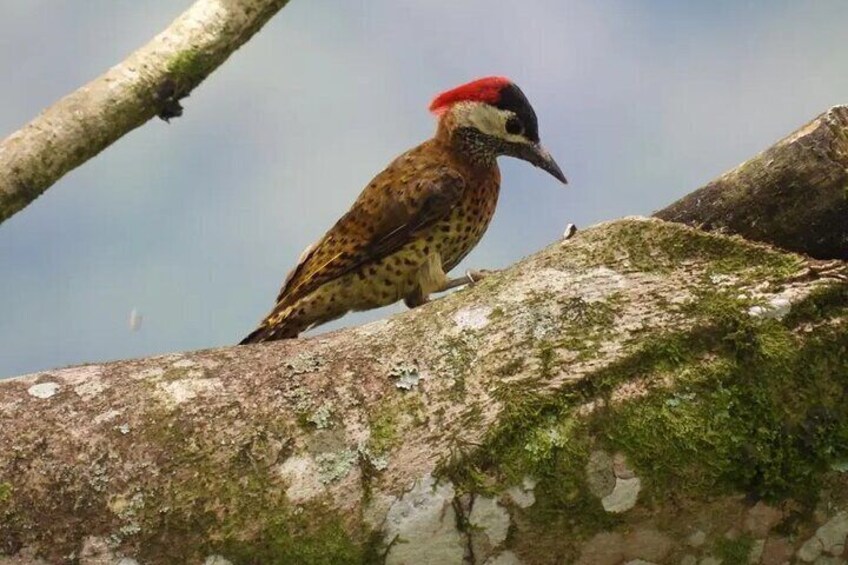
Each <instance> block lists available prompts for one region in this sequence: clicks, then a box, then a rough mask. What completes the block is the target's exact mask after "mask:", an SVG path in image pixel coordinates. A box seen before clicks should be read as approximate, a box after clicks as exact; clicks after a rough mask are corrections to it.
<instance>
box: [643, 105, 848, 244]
mask: <svg viewBox="0 0 848 565" xmlns="http://www.w3.org/2000/svg"><path fill="white" fill-rule="evenodd" d="M654 215H655V216H656V217H657V218H661V219H663V220H669V221H673V222H681V223H684V224H688V225H690V226H695V227H699V228H701V229H705V230H710V231H712V230H714V231H720V232H726V233H735V234H738V235H741V236H742V237H746V238H748V239H753V240H755V241H764V242H767V243H771V244H774V245H777V246H779V247H783V248H784V249H789V250H792V251H796V252H799V253H805V254H807V255H810V256H812V257H815V258H818V259H843V260H844V259H848V106H835V107H833V108H831V109H830V110H828V111H827V112H825V113H824V114H822V115H820V116H818V117H817V118H816V119H814V120H813V121H811V122H810V123H808V124H806V125H805V126H804V127H802V128H800V129H799V130H798V131H796V132H794V133H792V134H791V135H789V136H787V137H786V138H784V139H783V140H781V141H779V142H778V143H776V144H775V145H773V146H772V147H770V148H769V149H767V150H766V151H763V152H762V153H760V154H759V155H757V156H756V157H754V158H753V159H750V160H748V161H746V162H744V163H742V164H741V165H739V166H738V167H736V168H735V169H733V170H732V171H729V172H728V173H725V174H724V175H722V176H721V177H719V178H717V179H716V180H714V181H712V182H710V183H709V184H708V185H706V186H705V187H703V188H701V189H699V190H696V191H695V192H693V193H691V194H689V195H687V196H684V197H683V198H681V199H680V200H678V201H677V202H675V203H674V204H672V205H671V206H668V207H667V208H665V209H663V210H660V211H659V212H656V213H655V214H654Z"/></svg>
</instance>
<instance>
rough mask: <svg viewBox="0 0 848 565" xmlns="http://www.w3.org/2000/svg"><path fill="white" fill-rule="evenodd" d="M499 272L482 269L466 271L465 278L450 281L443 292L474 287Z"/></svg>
mask: <svg viewBox="0 0 848 565" xmlns="http://www.w3.org/2000/svg"><path fill="white" fill-rule="evenodd" d="M497 272H498V271H497V270H491V269H481V270H479V271H477V270H473V269H469V270H467V271H465V276H463V277H456V278H454V279H448V281H447V282H446V283H445V287H444V288H443V289H442V290H450V289H452V288H456V287H458V286H473V285H475V284H477V283H478V282H480V281H482V280H483V279H485V278H486V277H488V276H489V275H494V274H495V273H497Z"/></svg>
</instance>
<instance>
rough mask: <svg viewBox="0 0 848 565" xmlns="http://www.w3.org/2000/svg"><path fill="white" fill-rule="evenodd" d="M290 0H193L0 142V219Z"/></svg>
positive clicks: (185, 87)
mask: <svg viewBox="0 0 848 565" xmlns="http://www.w3.org/2000/svg"><path fill="white" fill-rule="evenodd" d="M287 2H288V0H197V2H195V3H194V4H193V5H192V6H191V7H190V8H189V9H188V10H186V11H185V12H184V13H183V14H182V15H181V16H180V17H178V18H177V19H176V20H174V22H173V23H172V24H171V25H170V26H169V27H168V28H167V29H166V30H165V31H163V32H162V33H160V34H159V35H157V36H156V37H155V38H153V40H151V41H150V43H148V44H147V45H145V46H144V47H142V48H141V49H139V50H138V51H136V52H135V53H133V54H132V55H130V56H129V57H128V58H127V59H126V60H125V61H123V62H122V63H120V64H119V65H117V66H115V67H113V68H111V69H109V70H108V71H107V72H106V73H105V74H103V75H102V76H100V77H98V78H97V79H95V80H93V81H92V82H90V83H88V84H87V85H85V86H83V87H82V88H80V89H79V90H77V91H76V92H74V93H72V94H70V95H68V96H66V97H65V98H63V99H61V100H60V101H59V102H57V103H56V104H54V105H53V106H51V107H49V108H48V109H47V110H45V111H44V112H43V113H42V114H41V115H39V116H38V117H37V118H35V119H34V120H33V121H32V122H30V123H29V124H27V125H26V126H24V127H23V128H22V129H20V130H19V131H17V132H15V133H13V134H12V135H10V136H9V137H8V138H6V139H5V140H3V141H2V143H0V223H2V222H3V221H5V220H6V219H7V218H9V217H11V216H12V215H13V214H15V213H16V212H18V211H19V210H21V209H22V208H24V207H25V206H27V205H28V204H29V203H30V202H32V201H33V200H35V199H36V198H37V197H38V196H39V195H41V193H42V192H44V191H45V190H46V189H47V188H48V187H50V186H51V185H52V184H53V183H55V182H56V181H57V180H59V179H60V178H61V177H62V176H63V175H64V174H65V173H67V172H69V171H71V170H72V169H74V168H76V167H78V166H79V165H81V164H82V163H84V162H86V161H87V160H89V159H91V158H92V157H94V156H95V155H97V154H98V153H99V152H100V151H102V150H103V149H105V148H106V147H108V146H109V145H111V144H112V143H114V142H115V141H117V140H118V139H120V138H121V137H122V136H123V135H125V134H126V133H128V132H130V131H132V130H133V129H135V128H137V127H139V126H140V125H142V124H144V123H145V122H146V121H148V120H149V119H151V118H153V117H154V116H157V115H159V116H161V117H163V118H166V119H167V118H170V117H174V116H177V115H179V114H180V111H181V108H180V105H179V100H180V99H181V98H184V97H185V96H188V94H189V93H190V92H191V91H192V90H193V89H194V88H195V87H196V86H197V85H199V84H200V83H201V82H202V81H203V80H204V79H205V78H206V77H207V76H208V75H209V74H210V73H211V72H212V71H214V70H215V69H216V68H217V67H218V66H219V65H221V64H222V63H223V62H224V61H225V60H226V59H227V58H228V57H229V56H230V55H231V54H232V53H233V52H234V51H235V50H236V49H238V48H239V47H240V46H241V45H243V44H244V43H245V42H247V40H249V39H250V38H251V37H252V36H253V34H254V33H256V32H257V31H259V29H260V28H261V27H262V26H263V25H264V24H265V22H267V21H268V20H269V19H270V18H271V17H272V16H273V15H274V14H276V13H277V12H278V11H279V10H280V9H281V8H282V7H283V6H285V5H286V3H287Z"/></svg>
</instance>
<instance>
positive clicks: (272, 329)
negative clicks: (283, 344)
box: [239, 307, 304, 345]
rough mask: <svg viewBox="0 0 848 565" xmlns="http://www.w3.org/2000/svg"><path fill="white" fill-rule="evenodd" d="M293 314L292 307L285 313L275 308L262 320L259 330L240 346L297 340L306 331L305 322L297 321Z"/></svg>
mask: <svg viewBox="0 0 848 565" xmlns="http://www.w3.org/2000/svg"><path fill="white" fill-rule="evenodd" d="M291 314H292V309H291V308H290V307H289V308H286V309H285V310H283V311H280V309H279V307H278V308H275V309H274V311H273V312H271V314H270V315H269V316H268V317H267V318H265V319H264V320H262V323H261V324H259V327H258V328H256V329H255V330H253V331H252V332H250V334H248V336H247V337H245V338H244V339H243V340H241V341H240V342H239V345H246V344H248V343H260V342H263V341H275V340H278V339H294V338H296V337H297V336H298V334H299V333H300V332H302V331H303V330H304V327H303V321H302V320H298V319H296V318H295V317H294V316H292V315H291Z"/></svg>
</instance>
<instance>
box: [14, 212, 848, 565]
mask: <svg viewBox="0 0 848 565" xmlns="http://www.w3.org/2000/svg"><path fill="white" fill-rule="evenodd" d="M802 265H803V261H802V260H801V259H800V258H799V257H798V256H795V255H792V254H788V253H784V252H779V251H775V250H773V249H771V248H767V247H765V246H761V245H757V244H752V243H750V242H746V241H744V240H742V239H740V238H730V237H726V236H721V235H714V234H708V233H704V232H701V231H698V230H693V229H690V228H687V227H685V226H681V225H679V224H673V223H666V222H661V221H659V220H642V219H628V220H621V221H616V222H610V223H607V224H603V225H601V226H598V227H595V228H592V229H589V230H586V231H582V232H579V233H578V234H577V235H575V236H574V237H572V238H571V239H569V240H567V241H566V242H563V243H561V244H560V243H558V244H556V245H553V246H551V247H550V248H548V249H546V250H544V251H542V252H540V253H538V254H536V255H534V256H532V257H530V258H529V259H527V260H525V261H522V262H521V263H519V264H517V265H516V266H514V267H513V268H511V269H509V270H508V271H506V272H504V273H500V274H498V275H494V276H492V277H490V278H487V279H485V280H484V281H482V282H480V283H479V284H478V285H476V286H475V287H474V288H472V289H469V290H464V291H460V292H457V293H455V294H453V295H451V296H448V297H446V298H444V299H440V300H437V301H434V302H433V303H431V304H428V305H426V306H423V307H421V308H418V309H415V310H412V311H409V312H406V313H404V314H401V315H399V316H395V317H393V318H391V319H388V320H385V321H381V322H376V323H373V324H369V325H366V326H363V327H360V328H354V329H349V330H344V331H339V332H334V333H330V334H326V335H322V336H318V337H315V338H312V339H303V340H288V341H282V342H274V343H269V344H259V345H255V346H244V347H229V348H222V349H216V350H208V351H199V352H194V353H185V354H176V355H168V356H162V357H154V358H150V359H142V360H137V361H121V362H117V363H109V364H104V365H88V366H82V367H75V368H70V369H63V370H57V371H45V372H42V373H38V374H34V375H29V376H25V377H20V378H17V379H12V380H7V381H2V382H0V554H2V553H3V552H6V553H7V554H14V555H17V556H18V557H19V558H35V557H42V558H44V559H47V560H49V561H50V562H72V561H74V560H78V561H79V562H80V563H81V564H83V565H85V564H88V563H104V562H115V561H116V560H117V559H118V558H120V557H122V556H125V557H132V558H134V559H136V560H137V561H138V562H139V563H144V564H151V563H153V564H155V563H202V562H204V560H206V561H205V562H206V563H225V562H226V561H223V559H226V560H228V562H231V563H373V562H380V561H382V560H384V559H385V560H386V562H388V563H410V564H412V563H461V562H462V560H463V558H464V557H467V558H468V559H473V562H474V563H484V562H486V563H488V561H486V560H487V559H489V558H492V559H495V558H496V557H497V559H499V560H500V561H498V562H504V563H514V562H518V561H515V556H516V555H517V556H518V557H519V558H520V559H521V562H523V563H549V562H551V560H552V556H556V560H558V561H561V562H575V561H576V560H577V559H578V558H581V559H583V562H584V563H602V562H603V563H607V562H608V563H619V562H624V561H626V560H633V559H642V560H645V561H650V562H654V563H665V562H672V561H671V560H670V559H671V557H672V556H677V560H675V561H673V562H678V561H679V556H680V555H682V553H683V552H684V551H685V550H686V548H687V547H688V546H687V545H686V541H685V540H686V538H687V536H690V535H691V534H692V531H691V530H692V528H693V527H696V525H697V524H699V523H709V524H710V526H711V528H713V529H711V530H710V531H709V535H710V536H711V537H710V539H709V541H708V542H707V544H706V545H705V546H704V547H705V548H711V547H713V544H715V546H716V547H721V548H723V547H725V545H728V544H732V543H735V542H733V541H732V540H731V541H728V539H727V538H726V537H725V535H724V534H725V531H726V530H729V529H730V528H731V527H735V526H733V524H731V521H732V520H731V519H730V518H727V517H728V516H730V517H738V516H743V515H745V513H746V512H753V510H752V509H751V508H750V507H751V504H750V503H748V502H746V499H745V498H744V497H739V496H737V495H736V494H734V493H737V492H741V493H747V494H749V495H751V497H752V498H757V497H770V498H769V500H784V499H790V498H791V499H792V500H793V501H794V502H792V504H794V505H796V506H795V507H797V510H798V513H799V514H798V516H799V518H798V521H792V522H791V524H790V525H789V526H787V527H791V528H796V529H797V528H800V527H801V526H799V525H798V524H804V526H803V527H808V524H810V522H809V520H810V518H809V517H810V516H813V515H816V516H825V515H824V514H822V513H821V512H820V511H817V512H815V513H814V512H812V510H811V507H809V506H804V505H805V504H807V503H806V502H804V501H805V500H807V499H806V498H804V496H808V495H810V494H811V493H817V492H819V490H821V489H823V488H824V487H823V486H822V485H823V483H822V481H825V480H827V481H835V482H832V483H828V485H829V488H830V490H829V491H826V492H834V493H844V492H846V488H845V487H846V486H848V484H843V483H846V480H845V478H844V477H843V478H842V479H840V478H839V477H840V475H839V474H838V473H836V472H830V471H828V468H829V467H828V465H830V464H831V463H832V462H835V461H838V460H839V458H840V457H842V456H848V453H845V449H844V445H842V444H840V441H841V440H840V438H844V437H848V435H846V434H848V408H846V406H848V403H846V402H845V401H844V398H843V397H842V396H841V393H840V392H839V391H840V390H843V389H842V388H841V387H843V386H844V385H845V382H844V375H845V374H846V373H845V371H841V369H844V368H846V367H848V352H846V350H845V347H844V344H845V343H846V340H848V314H846V311H848V286H847V285H846V284H844V283H840V282H832V283H828V282H823V281H816V280H798V279H797V277H795V273H796V272H797V271H798V270H799V269H800V268H801V267H802ZM798 450H802V451H798ZM804 450H807V451H804ZM833 475H835V477H836V478H832V476H833ZM840 480H841V481H842V482H839V481H840ZM810 500H812V499H810ZM840 500H841V499H840ZM706 501H708V502H706ZM810 504H814V502H810ZM834 504H835V503H834ZM839 504H842V503H841V502H840V503H839ZM755 508H757V510H756V512H760V511H761V510H762V508H760V507H755ZM817 508H831V504H830V502H828V503H827V504H822V505H821V506H819V507H817ZM770 511H772V512H774V511H776V510H775V509H774V508H771V509H770ZM778 513H779V511H778ZM758 515H759V514H758ZM685 516H690V517H689V518H688V519H687V518H685ZM800 516H803V517H804V520H807V521H806V522H803V521H800V520H801V518H800ZM825 517H826V518H827V516H825ZM686 520H689V521H686ZM746 523H747V522H746ZM775 524H776V522H769V523H768V524H767V525H766V526H762V525H759V526H757V527H758V528H759V529H758V530H757V531H758V532H760V533H757V534H756V536H760V537H762V536H765V535H766V533H767V531H768V530H769V528H771V527H773V526H774V525H775ZM689 525H692V527H689ZM740 527H742V526H740ZM746 527H747V526H746ZM763 529H765V530H764V531H765V532H766V533H763V532H761V531H760V530H763ZM745 532H748V530H745ZM803 532H804V533H805V535H807V536H808V535H809V531H808V530H803ZM736 535H737V536H738V535H739V534H738V531H737V534H736ZM754 535H755V534H750V533H745V534H744V535H743V536H742V537H737V538H733V539H734V540H735V539H741V540H744V543H748V544H750V543H752V542H751V540H752V539H754V538H753V537H751V536H754ZM775 535H777V534H775ZM597 536H601V538H600V539H596V537H597ZM713 538H714V539H713ZM793 539H794V538H793ZM797 539H798V542H797V544H798V545H800V544H801V543H802V542H803V539H805V538H803V537H801V536H799V537H798V538H797ZM740 543H742V542H740ZM786 543H787V544H788V547H789V550H790V552H791V551H793V546H792V543H796V542H794V541H789V542H786ZM728 547H730V546H729V545H728ZM734 547H735V546H734ZM746 547H747V546H746ZM598 551H600V552H602V553H603V552H610V551H612V552H613V553H614V555H613V558H612V559H601V558H600V557H598V556H597V555H595V552H598ZM705 551H707V550H705ZM727 551H730V550H729V549H728V550H727ZM734 551H736V553H738V552H739V549H738V548H736V549H734ZM615 552H618V553H615ZM790 554H791V553H790ZM722 555H723V554H722ZM581 556H582V557H581ZM616 556H617V557H616ZM0 562H2V557H0Z"/></svg>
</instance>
